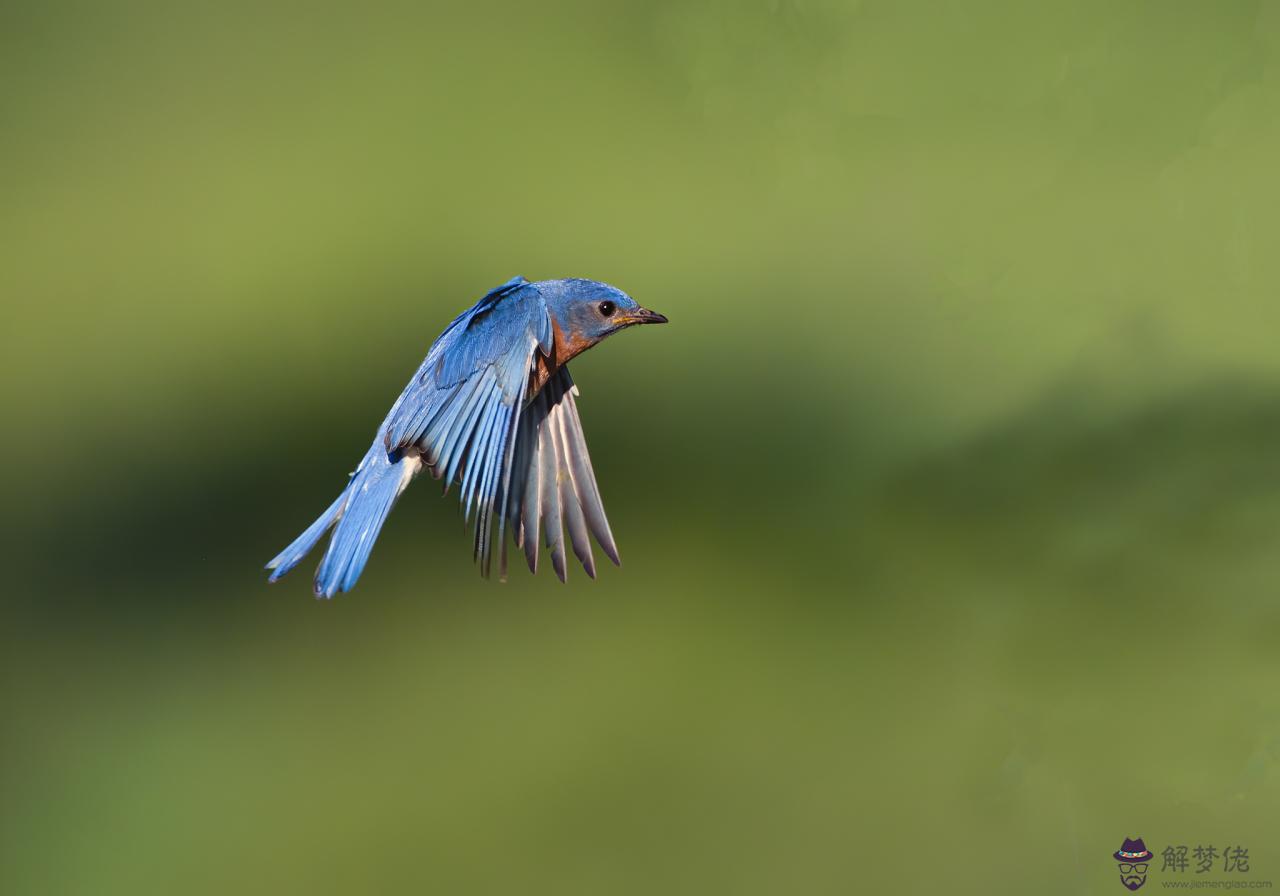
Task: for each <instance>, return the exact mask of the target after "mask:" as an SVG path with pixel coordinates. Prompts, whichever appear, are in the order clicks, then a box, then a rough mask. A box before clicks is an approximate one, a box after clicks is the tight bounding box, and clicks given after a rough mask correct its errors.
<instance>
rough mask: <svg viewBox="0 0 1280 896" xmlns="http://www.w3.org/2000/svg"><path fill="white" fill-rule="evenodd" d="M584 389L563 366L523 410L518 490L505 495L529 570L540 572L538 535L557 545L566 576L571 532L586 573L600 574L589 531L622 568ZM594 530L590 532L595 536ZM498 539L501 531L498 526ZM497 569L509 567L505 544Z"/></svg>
mask: <svg viewBox="0 0 1280 896" xmlns="http://www.w3.org/2000/svg"><path fill="white" fill-rule="evenodd" d="M577 394H578V387H577V386H575V385H574V384H573V378H572V377H570V376H569V368H568V367H567V366H562V367H561V368H560V369H559V370H558V371H556V373H555V374H554V375H553V376H552V377H551V378H550V379H549V380H548V381H547V383H546V385H544V386H543V387H542V390H541V391H540V392H539V393H538V394H537V395H536V396H535V397H534V399H533V401H531V402H530V403H529V405H528V407H527V408H525V411H524V413H523V414H521V415H520V420H519V430H518V438H517V440H516V452H515V458H514V461H513V463H512V472H511V479H512V484H511V488H510V489H509V491H508V492H507V497H506V503H505V507H506V518H507V519H508V520H509V521H510V523H511V529H512V534H513V535H514V536H515V542H516V544H517V545H518V546H520V547H523V548H524V553H525V558H526V559H527V560H528V562H529V569H530V570H532V571H533V572H537V570H538V535H539V531H541V532H542V534H543V536H544V537H545V539H546V544H547V547H549V548H550V549H551V563H552V565H553V566H554V567H555V571H556V575H557V576H559V577H560V581H562V582H563V581H564V579H565V574H566V570H565V531H566V530H567V531H568V535H569V541H570V543H571V544H572V545H573V552H574V553H575V554H577V555H578V559H579V560H580V561H581V562H582V567H583V569H585V570H586V571H587V575H589V576H591V577H592V578H595V574H596V564H595V557H594V556H593V555H592V553H591V538H590V535H594V536H595V537H596V541H598V542H599V543H600V547H602V548H604V552H605V553H606V554H607V555H608V556H609V559H610V560H612V561H613V562H614V564H615V565H618V564H619V563H620V561H619V560H618V548H617V546H616V545H615V544H614V542H613V533H611V532H610V531H609V521H608V520H607V519H606V518H605V515H604V504H603V503H601V501H600V489H599V487H598V486H597V485H596V475H595V472H594V471H593V470H592V469H591V456H590V455H589V454H588V453H587V442H586V439H585V437H584V436H583V434H582V423H581V422H580V421H579V420H578V408H577V405H576V404H575V403H574V396H576V395H577ZM588 533H590V534H588ZM498 537H499V540H501V538H502V533H501V531H499V535H498ZM499 558H500V559H499V564H498V568H499V571H500V572H501V574H502V575H506V571H507V546H506V543H505V542H503V543H502V547H501V550H500V554H499Z"/></svg>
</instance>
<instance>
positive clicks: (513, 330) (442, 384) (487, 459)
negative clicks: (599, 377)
mask: <svg viewBox="0 0 1280 896" xmlns="http://www.w3.org/2000/svg"><path fill="white" fill-rule="evenodd" d="M552 339H553V333H552V327H551V317H550V314H549V313H548V311H547V307H546V304H545V302H544V301H543V299H542V296H541V294H540V293H539V292H538V290H537V288H536V287H533V286H532V285H531V284H529V283H528V281H526V280H525V279H524V278H522V277H516V278H514V279H513V280H510V281H508V282H507V283H504V284H503V285H502V286H500V287H498V288H497V289H494V290H492V291H491V292H489V293H488V294H486V295H485V296H484V297H483V298H482V299H481V300H480V301H479V302H477V303H476V304H475V305H474V306H473V307H472V308H470V309H469V310H467V311H465V312H463V314H461V315H459V317H458V318H457V319H456V320H454V321H453V323H452V324H450V325H449V327H448V328H447V329H446V330H445V332H444V333H442V334H441V336H440V338H439V339H437V340H436V342H435V344H434V345H432V346H431V350H430V351H429V352H428V353H427V358H426V360H425V361H423V363H422V366H421V367H420V368H418V372H417V374H416V375H415V376H414V378H413V379H412V380H411V381H410V382H409V385H408V386H406V387H405V390H404V392H403V393H401V395H400V397H399V398H398V399H397V400H396V403H395V404H394V405H393V406H392V408H391V411H390V412H389V413H388V414H387V419H386V420H385V421H384V422H383V424H382V429H381V430H380V435H381V437H382V440H383V443H384V445H385V446H386V449H387V451H388V452H389V453H390V454H395V453H396V452H401V453H403V454H412V453H416V454H418V455H419V456H420V457H421V460H422V462H423V463H424V464H425V465H426V466H427V467H428V468H429V469H430V471H431V475H432V476H434V477H435V478H437V479H443V480H444V482H445V488H446V490H447V489H448V487H449V485H450V484H451V483H453V482H454V481H455V479H456V480H457V481H459V482H460V484H461V493H460V500H461V502H462V506H463V509H464V514H465V516H466V518H467V519H470V516H471V513H472V510H473V509H474V510H475V511H476V530H475V555H476V557H477V559H479V560H480V561H481V571H482V572H483V573H485V574H486V575H487V574H488V571H489V561H490V555H491V547H492V541H491V538H490V530H491V521H492V514H493V509H494V506H495V505H497V506H499V507H505V506H506V504H507V500H508V498H507V493H508V490H509V488H510V478H511V467H512V457H513V455H514V450H515V445H516V436H517V431H518V425H519V422H520V418H521V416H522V415H521V412H522V410H523V409H524V405H525V393H526V392H527V390H528V387H529V376H530V373H531V371H532V369H533V361H534V353H535V352H537V351H542V352H543V353H544V354H546V353H550V351H551V346H552ZM499 493H501V495H502V498H501V501H499ZM499 516H500V519H499V533H498V538H499V540H500V541H501V539H502V534H503V533H502V528H503V522H504V518H503V515H501V514H500V515H499Z"/></svg>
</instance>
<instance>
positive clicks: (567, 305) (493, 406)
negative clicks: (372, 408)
mask: <svg viewBox="0 0 1280 896" xmlns="http://www.w3.org/2000/svg"><path fill="white" fill-rule="evenodd" d="M665 321H666V318H664V317H663V316H662V315H660V314H655V313H654V312H652V311H647V310H646V309H644V308H641V307H640V306H639V305H638V304H636V302H635V301H634V300H633V299H632V298H631V297H630V296H628V295H627V294H626V293H624V292H622V291H621V290H618V289H616V288H614V287H612V286H608V285H606V284H604V283H597V282H596V281H593V280H579V279H570V280H544V281H540V282H537V283H530V282H529V281H527V280H525V279H524V278H523V277H516V278H514V279H512V280H509V281H508V282H506V283H504V284H503V285H502V286H499V287H498V288H496V289H494V290H491V291H490V292H488V293H486V294H485V295H484V297H482V298H481V299H480V301H478V302H477V303H476V304H475V305H474V306H472V307H471V308H470V309H468V310H467V311H464V312H463V313H462V314H461V315H459V316H458V317H457V318H456V319H455V320H454V321H453V323H451V324H450V325H449V326H448V327H447V328H446V329H445V331H444V332H443V333H442V334H440V337H439V338H438V339H436V341H435V342H434V343H433V344H432V346H431V348H430V349H429V350H428V352H427V357H426V360H424V361H423V362H422V366H421V367H419V368H418V372H417V373H416V374H415V375H414V377H413V379H411V380H410V381H409V384H408V385H407V386H405V389H404V391H403V392H402V393H401V394H400V397H399V398H398V399H397V400H396V402H395V404H394V405H392V407H391V410H390V412H389V413H388V414H387V417H386V419H385V420H384V421H383V422H382V425H381V426H380V427H379V428H378V434H377V436H376V437H375V438H374V440H373V444H372V445H371V446H370V447H369V450H368V452H366V454H365V456H364V458H363V459H362V460H361V461H360V465H359V466H358V467H356V470H355V472H354V473H352V474H351V479H350V481H349V482H348V483H347V487H346V488H345V489H344V490H343V492H342V494H341V495H339V496H338V499H337V500H336V501H334V502H333V504H332V505H330V507H329V509H328V510H326V511H325V512H324V514H322V515H321V516H320V518H319V519H317V520H316V521H315V522H314V523H312V524H311V526H310V527H309V528H308V529H307V530H306V531H305V532H303V533H302V535H300V536H299V537H298V538H297V539H296V540H295V541H294V542H293V544H291V545H289V547H287V548H285V549H284V550H283V551H282V552H281V553H280V554H279V556H277V557H276V558H275V559H273V560H272V561H271V562H270V563H268V564H267V568H268V569H270V570H272V574H271V581H273V582H274V581H275V580H277V579H279V578H280V577H281V576H283V575H284V574H285V573H287V572H289V570H291V569H293V568H294V567H295V566H296V565H297V564H298V563H299V562H300V561H301V560H302V558H303V557H304V556H306V554H307V552H308V551H310V550H311V548H312V547H314V546H315V544H316V543H317V542H318V541H319V540H320V538H321V537H322V536H323V535H324V533H325V532H327V531H328V530H329V528H330V527H335V528H334V532H333V536H332V538H331V539H330V541H329V547H328V550H326V551H325V555H324V558H323V559H322V560H321V562H320V567H319V569H318V570H317V571H316V578H315V591H316V594H317V595H319V596H322V597H332V596H333V595H334V594H336V593H337V592H339V591H348V590H350V589H351V588H352V587H353V586H354V585H355V583H356V580H357V579H358V578H359V577H360V573H361V572H362V571H363V569H364V566H365V563H366V562H367V561H368V559H369V552H370V551H371V550H372V548H373V543H374V540H375V539H376V538H377V537H378V532H379V530H380V529H381V528H382V524H383V523H384V522H385V521H386V518H387V514H388V513H390V511H391V507H392V506H393V505H394V504H395V501H396V498H398V497H399V496H400V493H401V492H402V491H404V489H405V488H406V487H407V486H408V484H409V483H410V482H411V481H412V480H413V478H414V477H415V476H417V475H418V473H420V472H421V471H422V470H424V469H425V470H427V471H429V472H430V473H431V475H432V476H433V477H435V478H436V479H443V480H444V482H445V487H446V489H447V488H448V486H449V485H450V484H451V483H453V482H455V481H456V482H459V483H460V485H461V494H460V500H461V502H462V506H463V512H464V514H466V515H467V516H468V518H469V517H470V515H471V513H472V512H473V510H474V512H475V514H476V527H475V556H476V558H477V559H478V560H479V561H480V565H481V571H482V572H483V573H484V574H486V575H487V574H488V572H489V567H490V560H491V557H492V548H493V542H492V537H491V536H492V534H493V529H494V528H495V527H496V529H497V539H498V543H499V546H500V552H499V569H500V571H501V572H502V574H504V575H505V573H506V542H505V540H504V530H505V528H506V527H507V526H508V525H509V526H510V527H511V529H512V533H513V535H514V538H515V541H516V544H517V545H519V546H521V547H523V548H524V552H525V556H526V559H527V560H528V563H529V568H530V569H531V570H535V571H536V569H537V559H538V539H539V533H540V532H541V533H542V534H543V535H544V536H545V539H546V543H547V546H548V547H549V548H550V549H551V557H552V563H553V565H554V566H555V570H556V574H557V575H558V576H559V577H560V578H561V580H563V579H564V578H565V573H566V569H565V530H566V529H567V531H568V536H569V542H570V544H571V545H572V547H573V551H574V553H575V554H576V555H577V556H578V559H579V560H580V561H581V562H582V565H583V567H584V568H585V569H586V571H587V573H588V574H589V575H592V576H594V575H595V561H594V558H593V556H592V552H591V544H590V535H594V536H595V538H596V541H598V542H599V543H600V546H601V548H603V549H604V552H605V553H606V554H608V555H609V558H610V559H611V560H613V562H614V563H615V564H616V563H618V550H617V547H616V546H615V544H614V542H613V535H612V534H611V533H610V531H609V523H608V520H607V519H606V518H605V514H604V506H603V504H602V503H601V501H600V492H599V489H598V488H597V486H596V480H595V474H594V472H593V471H592V469H591V458H590V456H589V455H588V454H587V445H586V441H585V439H584V438H583V434H582V426H581V423H580V422H579V420H578V412H577V407H576V405H575V403H574V396H575V395H576V394H577V391H578V390H577V387H576V386H574V384H573V380H572V379H571V378H570V376H569V368H568V367H567V366H566V364H567V363H568V361H569V360H570V359H572V358H574V357H576V356H577V355H579V354H581V353H582V352H584V351H586V350H587V349H588V348H590V347H591V346H593V345H595V344H596V343H598V342H599V341H600V340H602V339H604V338H605V337H606V336H608V335H610V334H611V333H614V332H616V331H618V330H620V329H623V328H624V327H628V326H631V325H633V324H640V323H663V322H665ZM588 533H590V535H589V534H588Z"/></svg>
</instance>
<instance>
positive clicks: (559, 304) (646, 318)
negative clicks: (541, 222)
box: [535, 278, 667, 355]
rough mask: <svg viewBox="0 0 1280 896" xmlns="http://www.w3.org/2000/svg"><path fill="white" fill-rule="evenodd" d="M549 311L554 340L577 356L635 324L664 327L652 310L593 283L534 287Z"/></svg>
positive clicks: (553, 282)
mask: <svg viewBox="0 0 1280 896" xmlns="http://www.w3.org/2000/svg"><path fill="white" fill-rule="evenodd" d="M535 285H536V286H537V287H538V289H539V291H540V292H541V293H542V296H543V299H544V300H545V301H546V303H547V310H549V311H550V312H551V320H552V321H553V322H554V324H555V327H556V330H557V331H558V335H557V338H562V339H564V341H565V342H566V343H567V345H568V347H569V351H570V353H571V354H575V355H576V354H578V353H579V352H582V351H585V350H586V349H588V348H590V347H591V346H593V345H595V344H596V343H597V342H599V341H600V340H601V339H604V338H605V337H606V336H609V335H611V334H613V333H616V332H618V331H619V330H622V329H625V328H627V327H630V326H634V325H635V324H665V323H666V322H667V319H666V318H665V317H663V316H662V315H661V314H658V313H657V312H656V311H650V310H649V309H647V308H641V307H640V304H639V303H638V302H637V301H636V300H635V299H633V298H631V296H629V295H627V294H626V293H625V292H623V291H622V290H620V289H618V288H617V287H613V286H610V285H609V284H607V283H598V282H596V281H595V280H581V279H577V278H573V279H569V280H544V281H542V282H541V283H538V284H535Z"/></svg>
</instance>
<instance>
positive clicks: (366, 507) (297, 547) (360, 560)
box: [267, 440, 422, 597]
mask: <svg viewBox="0 0 1280 896" xmlns="http://www.w3.org/2000/svg"><path fill="white" fill-rule="evenodd" d="M421 466H422V461H421V459H420V458H418V457H416V456H409V457H401V456H399V455H398V454H393V455H388V454H387V450H386V448H385V447H384V446H383V444H382V442H381V440H379V441H377V442H375V443H374V444H373V447H372V448H370V449H369V453H368V454H366V455H365V457H364V460H363V461H361V462H360V466H359V467H358V468H357V469H356V472H355V474H354V475H353V476H352V478H351V482H350V483H348V485H347V487H346V489H345V490H344V491H343V492H342V494H341V495H339V496H338V500H336V501H334V502H333V504H332V505H330V507H329V509H328V510H326V511H325V512H324V515H322V516H321V517H320V518H319V519H318V520H316V521H315V522H314V523H312V524H311V526H310V527H308V529H307V531H305V532H303V533H302V535H300V536H298V539H297V540H296V541H294V543H293V544H291V545H289V547H287V548H285V549H284V550H283V551H282V552H281V553H280V555H279V556H277V557H276V558H275V559H274V560H272V561H271V562H270V563H269V564H267V568H268V569H273V570H274V572H272V574H271V581H273V582H274V581H276V580H277V579H279V578H280V577H281V576H283V575H284V574H285V573H287V572H288V571H289V570H291V569H293V568H294V567H295V566H296V565H297V564H298V562H299V561H300V560H302V558H303V556H305V555H306V553H307V552H308V551H310V550H311V548H312V547H314V546H315V544H316V542H318V541H319V540H320V537H321V536H322V535H324V533H325V532H326V531H327V530H328V529H329V527H331V526H334V527H335V528H334V530H333V536H332V537H331V538H330V539H329V547H328V549H327V550H326V551H325V553H324V558H323V559H322V560H321V561H320V568H319V569H318V570H316V578H315V593H316V595H317V596H318V597H333V596H334V595H335V594H337V593H338V592H339V591H350V590H351V588H352V587H354V585H355V583H356V580H357V579H359V578H360V573H362V572H363V571H364V567H365V564H366V563H367V562H368V561H369V554H370V552H371V551H372V550H373V543H374V542H375V541H376V540H377V538H378V533H379V532H380V531H381V529H382V524H383V523H385V522H386V520H387V514H389V513H390V512H391V508H392V507H393V506H395V503H396V498H398V497H400V493H401V492H402V491H404V489H405V486H407V485H408V484H409V482H410V480H412V479H413V476H414V474H415V473H417V472H418V469H419V468H420V467H421ZM335 524H336V526H335Z"/></svg>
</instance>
